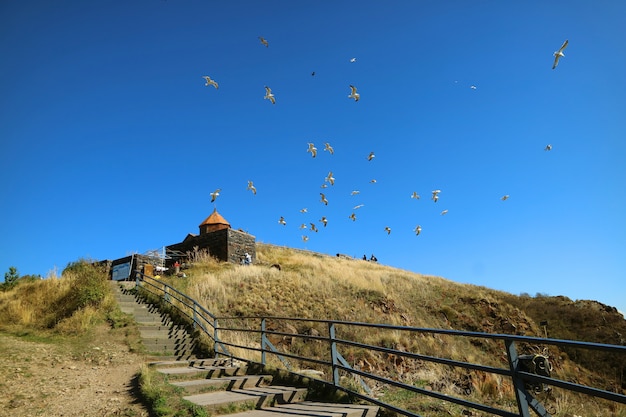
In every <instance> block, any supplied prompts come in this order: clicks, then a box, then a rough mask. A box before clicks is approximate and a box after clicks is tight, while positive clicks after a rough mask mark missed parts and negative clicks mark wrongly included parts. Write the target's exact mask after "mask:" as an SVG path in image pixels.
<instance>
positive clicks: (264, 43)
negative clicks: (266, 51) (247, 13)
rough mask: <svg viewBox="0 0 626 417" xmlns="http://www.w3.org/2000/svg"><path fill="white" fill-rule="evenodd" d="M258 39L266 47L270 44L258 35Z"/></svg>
mask: <svg viewBox="0 0 626 417" xmlns="http://www.w3.org/2000/svg"><path fill="white" fill-rule="evenodd" d="M259 40H260V41H261V43H262V44H263V45H265V47H266V48H267V47H268V46H270V44H269V43H268V42H267V41H266V40H265V38H264V37H263V36H259Z"/></svg>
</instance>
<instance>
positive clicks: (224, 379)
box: [112, 282, 379, 417]
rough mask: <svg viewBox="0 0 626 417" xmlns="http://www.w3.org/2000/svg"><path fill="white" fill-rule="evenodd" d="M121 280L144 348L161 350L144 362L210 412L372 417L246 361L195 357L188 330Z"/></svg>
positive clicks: (120, 296)
mask: <svg viewBox="0 0 626 417" xmlns="http://www.w3.org/2000/svg"><path fill="white" fill-rule="evenodd" d="M124 284H125V283H119V282H114V283H113V284H112V285H113V287H114V289H115V293H116V298H117V300H118V303H119V305H120V308H121V309H122V311H124V312H126V313H128V314H132V315H133V316H134V317H135V320H136V321H137V323H138V325H139V328H140V331H141V335H142V340H143V343H144V344H145V346H146V350H148V352H149V354H154V353H157V354H158V355H161V356H157V357H158V360H153V361H151V362H149V365H150V366H152V367H154V368H155V369H156V370H157V371H158V372H160V373H162V374H164V375H166V376H167V381H168V383H170V384H172V385H175V386H177V387H178V388H180V391H181V392H182V396H183V398H184V399H185V400H187V401H189V402H191V403H194V404H196V405H199V406H201V407H203V408H204V409H205V410H207V412H208V413H209V415H224V414H228V415H229V417H280V416H279V415H280V414H282V415H284V416H285V417H305V416H311V417H376V415H377V413H378V409H379V407H378V406H374V405H361V404H343V403H325V402H316V401H307V396H308V390H307V389H306V388H296V387H292V386H285V385H279V384H274V382H273V377H272V376H271V375H258V374H255V373H253V372H252V370H250V369H249V368H248V366H247V364H246V363H245V362H238V361H233V360H231V359H210V358H208V359H202V358H198V357H196V356H195V350H194V349H193V347H194V343H193V340H192V338H191V336H190V335H188V334H187V333H186V332H183V329H180V328H178V327H177V326H174V325H173V324H172V323H171V322H170V321H169V318H167V317H164V316H163V315H161V314H160V313H159V312H158V311H157V310H156V309H155V308H154V307H152V306H150V305H149V304H145V303H143V302H142V300H141V299H139V298H136V297H135V296H134V294H133V292H132V291H130V289H125V288H124ZM153 359H154V357H153Z"/></svg>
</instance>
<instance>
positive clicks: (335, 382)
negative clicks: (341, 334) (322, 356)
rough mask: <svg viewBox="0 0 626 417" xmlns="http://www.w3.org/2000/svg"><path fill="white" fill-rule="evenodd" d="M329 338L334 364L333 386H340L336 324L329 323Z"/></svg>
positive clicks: (331, 359)
mask: <svg viewBox="0 0 626 417" xmlns="http://www.w3.org/2000/svg"><path fill="white" fill-rule="evenodd" d="M328 337H329V339H330V362H331V364H332V372H333V385H334V386H336V387H338V386H339V368H337V365H339V357H338V355H337V342H335V323H328Z"/></svg>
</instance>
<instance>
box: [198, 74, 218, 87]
mask: <svg viewBox="0 0 626 417" xmlns="http://www.w3.org/2000/svg"><path fill="white" fill-rule="evenodd" d="M202 78H204V80H205V81H206V84H204V85H206V86H207V87H208V86H210V85H212V86H213V87H215V89H216V90H217V89H218V88H219V85H217V83H216V82H215V81H213V80H212V79H211V77H209V76H208V75H204V76H202Z"/></svg>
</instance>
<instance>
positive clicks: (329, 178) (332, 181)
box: [324, 171, 335, 185]
mask: <svg viewBox="0 0 626 417" xmlns="http://www.w3.org/2000/svg"><path fill="white" fill-rule="evenodd" d="M324 182H329V183H330V185H335V177H333V171H330V172H329V173H328V175H327V176H326V179H325V180H324Z"/></svg>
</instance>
